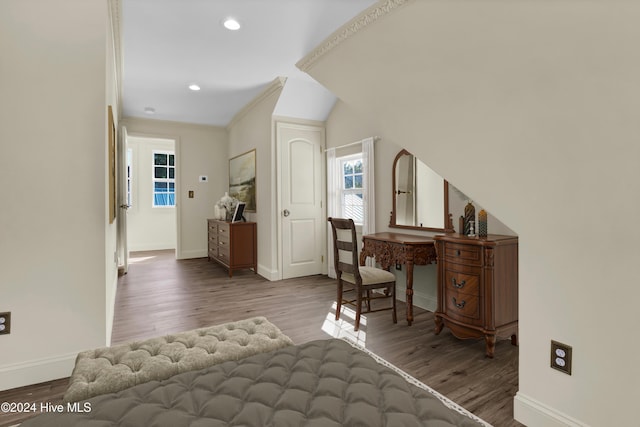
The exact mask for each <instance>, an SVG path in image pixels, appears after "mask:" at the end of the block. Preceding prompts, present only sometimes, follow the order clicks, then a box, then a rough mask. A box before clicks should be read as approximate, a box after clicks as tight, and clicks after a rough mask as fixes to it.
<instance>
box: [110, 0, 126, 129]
mask: <svg viewBox="0 0 640 427" xmlns="http://www.w3.org/2000/svg"><path fill="white" fill-rule="evenodd" d="M121 11H122V6H121V0H109V14H110V19H111V31H112V33H113V53H114V57H115V58H114V60H115V73H116V96H117V97H118V99H117V107H118V109H117V116H118V119H120V118H121V117H122V62H123V60H124V58H123V57H122V35H121V34H122V33H121V28H122V20H121V16H122V13H121Z"/></svg>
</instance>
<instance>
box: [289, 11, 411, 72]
mask: <svg viewBox="0 0 640 427" xmlns="http://www.w3.org/2000/svg"><path fill="white" fill-rule="evenodd" d="M410 1H411V0H386V1H380V2H378V3H376V4H374V5H373V6H371V7H369V8H368V9H366V10H365V11H363V12H362V13H360V14H359V15H358V16H356V17H355V18H353V19H352V20H351V21H349V22H347V23H346V24H344V25H343V26H342V27H340V28H338V29H337V30H336V31H335V32H333V34H331V35H330V36H329V37H327V38H326V39H325V40H324V41H323V42H322V43H320V45H318V47H316V48H315V49H314V50H313V51H311V52H310V53H309V54H308V55H306V56H305V57H304V58H302V59H301V60H300V61H298V62H297V63H296V67H298V68H299V69H300V70H302V71H304V72H307V71H308V70H310V69H311V68H313V66H314V65H315V63H316V62H317V61H318V60H319V59H320V58H322V57H323V56H324V55H325V54H327V53H329V52H330V51H331V50H332V49H333V48H335V47H336V46H338V45H340V44H341V43H342V42H344V41H345V40H347V39H348V38H350V37H351V36H353V35H354V34H356V33H357V32H359V31H361V30H362V29H364V28H366V27H368V26H369V25H371V24H373V23H374V22H376V21H377V20H378V19H380V18H382V17H384V16H385V15H387V14H389V13H390V12H392V11H393V10H395V9H397V8H398V7H400V6H403V5H405V4H406V3H409V2H410Z"/></svg>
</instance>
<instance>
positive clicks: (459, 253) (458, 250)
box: [444, 242, 482, 265]
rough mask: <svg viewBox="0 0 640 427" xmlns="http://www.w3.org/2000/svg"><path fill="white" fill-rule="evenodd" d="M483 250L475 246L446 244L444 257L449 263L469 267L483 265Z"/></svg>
mask: <svg viewBox="0 0 640 427" xmlns="http://www.w3.org/2000/svg"><path fill="white" fill-rule="evenodd" d="M481 251H482V248H481V247H480V246H475V245H464V244H459V243H451V242H445V243H444V257H445V260H447V261H452V262H457V263H464V264H467V265H482V253H481Z"/></svg>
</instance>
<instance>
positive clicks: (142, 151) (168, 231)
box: [127, 136, 199, 251]
mask: <svg viewBox="0 0 640 427" xmlns="http://www.w3.org/2000/svg"><path fill="white" fill-rule="evenodd" d="M127 149H131V154H132V156H131V157H132V158H131V207H130V208H129V209H128V210H127V245H128V248H129V250H130V251H151V250H160V249H175V248H176V244H177V230H176V208H175V207H153V179H152V178H153V153H154V152H155V151H162V152H173V153H174V154H175V141H174V140H172V139H160V138H140V137H135V136H130V137H129V138H127ZM176 161H179V159H176ZM177 170H178V167H177V165H176V171H177ZM177 184H178V185H179V183H177ZM198 195H199V194H198ZM194 197H195V193H194Z"/></svg>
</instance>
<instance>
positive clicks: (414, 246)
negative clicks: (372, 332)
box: [360, 232, 437, 325]
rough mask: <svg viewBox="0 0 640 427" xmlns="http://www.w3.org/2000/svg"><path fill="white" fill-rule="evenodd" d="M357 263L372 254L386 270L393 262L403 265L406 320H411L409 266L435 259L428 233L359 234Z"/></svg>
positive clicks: (431, 261)
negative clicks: (405, 282)
mask: <svg viewBox="0 0 640 427" xmlns="http://www.w3.org/2000/svg"><path fill="white" fill-rule="evenodd" d="M362 242H363V247H362V251H361V252H360V265H364V264H365V260H366V258H367V257H374V258H375V260H376V262H378V263H379V264H380V266H381V267H382V268H384V269H385V270H388V269H389V268H390V267H392V266H395V265H396V264H404V265H405V266H406V269H407V323H408V324H409V325H411V323H412V322H413V266H414V265H427V264H432V263H433V264H435V263H436V259H437V257H436V250H435V246H434V240H433V239H432V238H430V237H425V236H416V235H412V234H401V233H389V232H383V233H373V234H367V235H365V236H362Z"/></svg>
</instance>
